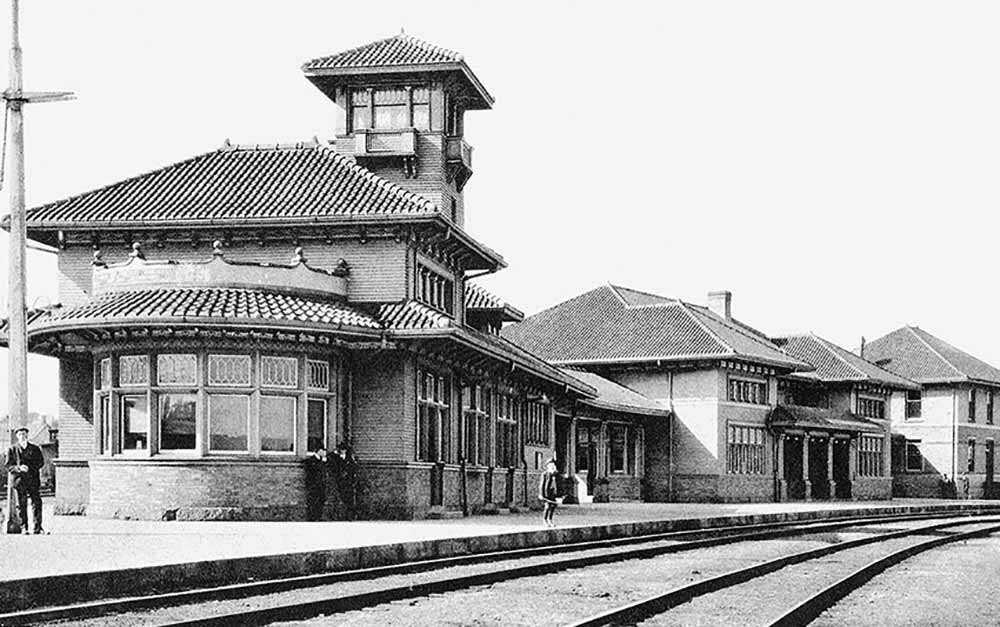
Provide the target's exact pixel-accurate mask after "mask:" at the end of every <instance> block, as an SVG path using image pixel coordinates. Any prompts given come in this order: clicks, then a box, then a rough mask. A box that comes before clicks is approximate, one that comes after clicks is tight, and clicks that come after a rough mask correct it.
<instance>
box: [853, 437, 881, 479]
mask: <svg viewBox="0 0 1000 627" xmlns="http://www.w3.org/2000/svg"><path fill="white" fill-rule="evenodd" d="M884 451H885V439H884V438H882V437H879V436H873V435H863V436H861V439H860V440H859V441H858V474H859V475H861V476H862V477H881V476H883V475H884V474H885V454H884Z"/></svg>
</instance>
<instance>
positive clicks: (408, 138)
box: [354, 128, 417, 157]
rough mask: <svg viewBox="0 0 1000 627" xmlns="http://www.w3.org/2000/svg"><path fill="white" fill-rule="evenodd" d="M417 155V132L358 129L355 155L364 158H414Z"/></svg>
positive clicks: (355, 140)
mask: <svg viewBox="0 0 1000 627" xmlns="http://www.w3.org/2000/svg"><path fill="white" fill-rule="evenodd" d="M416 153H417V132H416V131H415V130H414V129H412V128H406V129H358V130H357V131H355V133H354V154H355V156H358V157H363V156H372V157H377V156H386V157H393V156H412V155H415V154H416Z"/></svg>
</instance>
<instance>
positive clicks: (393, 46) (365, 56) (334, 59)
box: [302, 33, 462, 70]
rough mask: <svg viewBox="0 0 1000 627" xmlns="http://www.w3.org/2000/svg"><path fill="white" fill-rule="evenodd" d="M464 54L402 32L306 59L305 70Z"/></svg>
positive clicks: (453, 59) (426, 61) (454, 59)
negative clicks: (309, 59)
mask: <svg viewBox="0 0 1000 627" xmlns="http://www.w3.org/2000/svg"><path fill="white" fill-rule="evenodd" d="M460 61H462V55H460V54H458V53H457V52H453V51H451V50H447V49H445V48H441V47H440V46H435V45H433V44H429V43H427V42H426V41H422V40H420V39H417V38H416V37H413V36H411V35H407V34H405V33H400V34H399V35H396V36H394V37H388V38H386V39H381V40H379V41H375V42H372V43H369V44H365V45H363V46H358V47H357V48H351V49H350V50H345V51H344V52H338V53H337V54H332V55H328V56H325V57H319V58H317V59H312V60H311V61H307V62H306V63H305V64H304V65H303V66H302V69H303V70H317V69H329V68H360V67H394V66H406V65H433V64H437V63H458V62H460Z"/></svg>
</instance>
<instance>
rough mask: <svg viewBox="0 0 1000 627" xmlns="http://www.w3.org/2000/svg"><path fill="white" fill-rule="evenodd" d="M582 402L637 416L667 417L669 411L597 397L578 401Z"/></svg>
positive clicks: (590, 405) (598, 407)
mask: <svg viewBox="0 0 1000 627" xmlns="http://www.w3.org/2000/svg"><path fill="white" fill-rule="evenodd" d="M580 402H581V403H582V404H584V405H587V406H589V407H595V408H597V409H607V410H610V411H616V412H621V413H624V414H635V415H637V416H652V417H656V418H669V417H670V415H671V411H670V410H669V409H654V408H652V407H635V406H633V405H623V404H621V403H609V402H607V401H602V400H599V399H594V398H588V399H584V400H581V401H580Z"/></svg>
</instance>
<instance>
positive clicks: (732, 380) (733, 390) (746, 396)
mask: <svg viewBox="0 0 1000 627" xmlns="http://www.w3.org/2000/svg"><path fill="white" fill-rule="evenodd" d="M729 400H730V401H731V402H734V403H751V404H753V405H767V381H759V380H756V379H740V378H736V377H729Z"/></svg>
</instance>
